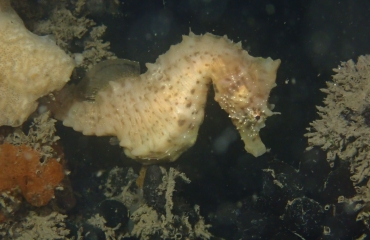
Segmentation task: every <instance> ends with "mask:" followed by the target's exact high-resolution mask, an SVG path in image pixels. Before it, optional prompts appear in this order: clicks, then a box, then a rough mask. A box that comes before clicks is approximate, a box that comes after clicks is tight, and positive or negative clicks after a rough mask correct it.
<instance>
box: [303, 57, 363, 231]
mask: <svg viewBox="0 0 370 240" xmlns="http://www.w3.org/2000/svg"><path fill="white" fill-rule="evenodd" d="M334 72H336V74H335V75H334V76H333V81H332V82H327V88H326V89H321V91H323V92H324V93H326V94H327V96H326V98H325V100H324V103H325V106H323V107H321V106H318V107H317V109H318V114H319V115H320V117H321V118H320V119H318V120H315V121H313V122H312V123H311V124H310V125H311V127H310V128H308V130H309V133H307V134H305V136H306V137H307V138H308V144H309V147H308V148H307V150H310V149H312V148H313V147H314V146H318V147H320V148H321V149H323V150H324V151H326V152H327V155H326V159H327V161H328V162H329V163H330V166H331V167H334V165H335V163H336V162H339V160H342V161H347V162H349V165H350V175H351V177H350V179H351V181H352V182H353V185H354V188H355V191H356V195H355V196H354V197H351V198H346V197H344V196H340V197H339V199H338V201H339V202H344V203H348V204H349V206H352V207H351V208H353V211H358V214H357V220H363V221H364V223H365V225H366V226H367V227H368V228H370V223H369V216H370V215H369V213H370V212H369V211H368V210H366V209H368V208H367V207H366V206H367V205H369V204H370V178H369V177H370V124H369V123H370V55H366V56H360V57H359V58H358V61H357V63H355V62H354V61H352V60H349V61H347V62H343V63H341V65H340V66H339V67H338V68H336V69H334Z"/></svg>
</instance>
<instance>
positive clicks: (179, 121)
mask: <svg viewBox="0 0 370 240" xmlns="http://www.w3.org/2000/svg"><path fill="white" fill-rule="evenodd" d="M185 122H186V121H185V120H184V119H180V120H178V121H177V124H178V125H179V127H181V126H183V125H184V124H185Z"/></svg>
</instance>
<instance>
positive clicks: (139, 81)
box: [57, 33, 280, 164]
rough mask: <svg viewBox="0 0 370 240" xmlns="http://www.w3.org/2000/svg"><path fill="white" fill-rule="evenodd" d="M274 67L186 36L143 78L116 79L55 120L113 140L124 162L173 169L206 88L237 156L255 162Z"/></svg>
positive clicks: (193, 130) (217, 42) (223, 42)
mask: <svg viewBox="0 0 370 240" xmlns="http://www.w3.org/2000/svg"><path fill="white" fill-rule="evenodd" d="M114 61H115V60H112V63H114ZM103 64H106V65H107V63H103ZM279 64H280V60H275V61H274V60H272V59H271V58H267V59H263V58H254V57H251V56H250V55H248V53H247V52H246V51H244V50H243V49H242V47H241V44H235V43H233V42H232V41H230V40H229V39H227V38H226V37H218V36H214V35H212V34H209V33H207V34H205V35H199V36H197V35H194V34H193V33H190V35H189V36H184V37H183V41H182V42H181V43H180V44H177V45H174V46H172V47H171V48H170V50H169V51H168V52H166V53H165V54H163V55H161V56H159V58H158V59H157V61H156V62H155V63H154V64H147V65H146V66H147V68H148V71H147V72H146V73H144V74H141V75H137V76H124V77H117V79H116V80H114V81H110V82H109V83H108V84H106V86H105V87H103V88H102V89H101V90H100V91H99V92H98V93H97V95H96V98H95V99H94V101H88V100H81V99H80V100H74V101H73V103H72V104H67V106H68V109H67V111H66V110H65V109H64V110H62V111H61V112H63V114H62V115H60V116H59V118H61V119H62V120H63V123H64V125H66V126H71V127H73V128H74V129H75V130H77V131H81V132H83V134H85V135H97V136H103V135H108V136H117V138H118V139H119V141H120V145H121V146H122V147H124V149H125V153H126V154H127V156H129V157H131V158H134V159H137V160H138V161H140V162H141V163H143V164H153V163H157V162H158V160H167V161H174V160H176V159H177V158H178V157H179V156H180V155H181V154H182V153H183V152H184V151H185V150H187V149H188V148H189V147H191V146H192V145H193V144H194V143H195V141H196V138H197V134H198V129H199V126H200V124H201V123H202V121H203V118H204V107H205V104H206V96H207V92H208V89H209V86H210V84H211V83H213V85H214V88H215V93H216V95H215V99H216V101H217V102H219V104H220V105H221V107H222V108H223V109H224V110H225V111H226V112H228V113H229V116H230V118H231V119H232V121H233V123H234V124H235V125H236V127H237V128H238V130H239V132H240V134H241V136H242V139H243V141H244V142H245V149H246V150H247V151H248V152H250V153H251V154H253V155H254V156H259V155H261V154H263V153H264V152H265V151H266V148H265V146H264V144H263V143H262V141H261V139H260V137H259V130H260V128H262V127H263V126H264V121H265V119H266V117H268V116H270V115H272V114H273V113H272V112H271V110H270V109H269V107H268V103H267V100H268V97H269V93H270V90H271V89H272V88H273V87H274V86H275V79H276V71H277V68H278V66H279ZM98 65H99V64H98ZM98 65H97V66H98ZM102 71H103V70H102ZM105 71H107V73H108V72H109V71H110V70H109V67H107V68H105ZM102 81H103V80H102ZM68 89H70V88H67V89H66V90H68ZM76 89H78V86H77V88H76ZM60 95H61V96H65V95H66V93H63V91H62V92H61V93H60ZM75 95H76V94H75ZM57 98H58V96H57ZM59 101H63V100H59ZM57 115H58V114H57Z"/></svg>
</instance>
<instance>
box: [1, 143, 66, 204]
mask: <svg viewBox="0 0 370 240" xmlns="http://www.w3.org/2000/svg"><path fill="white" fill-rule="evenodd" d="M40 160H41V155H40V153H38V152H37V151H35V150H33V149H32V148H30V147H29V146H26V145H20V146H14V145H11V144H9V143H4V144H2V145H0V192H3V191H7V190H11V189H14V188H17V187H18V188H19V189H20V190H21V192H22V195H23V196H24V197H25V199H26V200H27V201H28V202H29V203H30V204H31V205H33V206H44V205H46V204H47V203H48V202H49V201H50V199H51V198H52V197H53V196H54V188H55V187H56V186H58V184H59V183H60V182H61V180H62V179H63V178H64V171H63V166H62V164H60V163H59V162H58V161H57V160H56V159H53V158H51V159H48V160H47V161H45V162H44V163H42V162H40Z"/></svg>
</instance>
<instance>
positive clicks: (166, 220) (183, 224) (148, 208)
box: [103, 165, 212, 239]
mask: <svg viewBox="0 0 370 240" xmlns="http://www.w3.org/2000/svg"><path fill="white" fill-rule="evenodd" d="M149 168H155V170H154V174H155V175H156V176H157V177H158V178H159V179H161V181H160V183H159V182H158V181H145V182H144V187H143V189H140V188H137V187H135V186H134V183H135V181H136V179H137V175H136V174H134V173H133V170H132V169H131V168H130V169H128V170H126V171H125V170H124V169H121V168H114V169H112V170H111V172H110V173H109V177H108V180H107V184H106V186H105V195H106V196H107V197H108V199H110V200H115V201H118V202H121V203H123V204H124V205H125V206H126V207H127V209H128V212H129V221H128V229H129V232H127V233H126V234H125V236H127V237H128V236H135V237H137V238H139V239H151V237H160V238H162V239H187V238H188V239H194V238H199V239H210V238H211V236H212V234H211V233H210V232H209V231H208V229H209V228H210V227H211V226H210V225H208V224H206V223H205V220H204V218H203V217H202V216H201V215H200V210H199V206H195V207H194V208H193V209H188V211H183V212H182V213H181V215H177V214H175V213H174V212H179V211H178V209H177V207H178V206H177V204H176V203H177V202H176V203H174V199H173V193H174V191H175V184H176V182H175V180H176V179H177V178H179V179H182V180H183V181H185V182H186V183H190V180H189V179H188V178H187V177H186V176H185V174H184V173H181V172H179V171H177V170H176V169H174V168H170V169H169V170H166V169H165V168H163V167H158V166H155V165H153V166H149ZM125 172H126V175H125V174H124V173H125ZM152 173H153V171H151V170H149V171H148V172H147V175H146V179H147V178H150V176H151V174H152ZM113 180H114V181H113ZM153 182H154V185H155V186H154V185H153V186H151V187H149V188H146V185H151V184H153ZM122 183H124V184H125V185H121V184H122ZM158 183H159V184H158ZM119 186H120V187H119ZM122 186H123V187H122ZM145 189H147V190H145ZM145 191H150V193H149V192H145ZM148 194H149V195H156V196H159V198H161V197H162V198H164V201H159V204H158V203H157V202H153V201H148V199H147V198H145V195H148ZM160 209H163V210H164V211H161V210H160ZM174 210H175V211H174ZM189 218H191V219H189ZM103 228H105V227H103Z"/></svg>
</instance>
